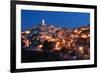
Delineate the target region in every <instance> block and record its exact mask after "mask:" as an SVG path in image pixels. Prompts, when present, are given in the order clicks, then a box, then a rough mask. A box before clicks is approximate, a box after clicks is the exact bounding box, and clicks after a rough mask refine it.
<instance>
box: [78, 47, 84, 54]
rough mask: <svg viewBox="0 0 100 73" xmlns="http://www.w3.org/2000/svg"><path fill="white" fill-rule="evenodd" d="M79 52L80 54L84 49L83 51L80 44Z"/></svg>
mask: <svg viewBox="0 0 100 73" xmlns="http://www.w3.org/2000/svg"><path fill="white" fill-rule="evenodd" d="M79 52H80V53H81V54H83V53H84V51H83V47H82V46H80V47H79Z"/></svg>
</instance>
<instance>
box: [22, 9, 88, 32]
mask: <svg viewBox="0 0 100 73" xmlns="http://www.w3.org/2000/svg"><path fill="white" fill-rule="evenodd" d="M42 19H45V22H46V24H48V25H49V24H50V25H54V26H58V27H66V28H76V27H80V26H83V25H89V24H90V14H89V13H82V12H81V13H79V12H55V11H36V10H21V25H22V26H21V28H22V31H24V30H26V29H30V28H32V27H33V26H36V25H37V24H40V23H41V21H42Z"/></svg>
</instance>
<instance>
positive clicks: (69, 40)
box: [21, 19, 90, 62]
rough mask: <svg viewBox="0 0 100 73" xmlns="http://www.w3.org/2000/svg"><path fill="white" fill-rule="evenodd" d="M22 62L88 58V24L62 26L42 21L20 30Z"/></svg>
mask: <svg viewBox="0 0 100 73" xmlns="http://www.w3.org/2000/svg"><path fill="white" fill-rule="evenodd" d="M21 47H22V62H44V61H67V60H87V59H90V26H89V25H87V26H81V27H78V28H73V29H70V28H67V27H66V28H63V27H57V26H54V25H50V24H46V22H45V20H44V19H43V20H42V22H41V23H40V24H39V25H37V26H33V27H32V29H28V30H26V31H22V32H21Z"/></svg>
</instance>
